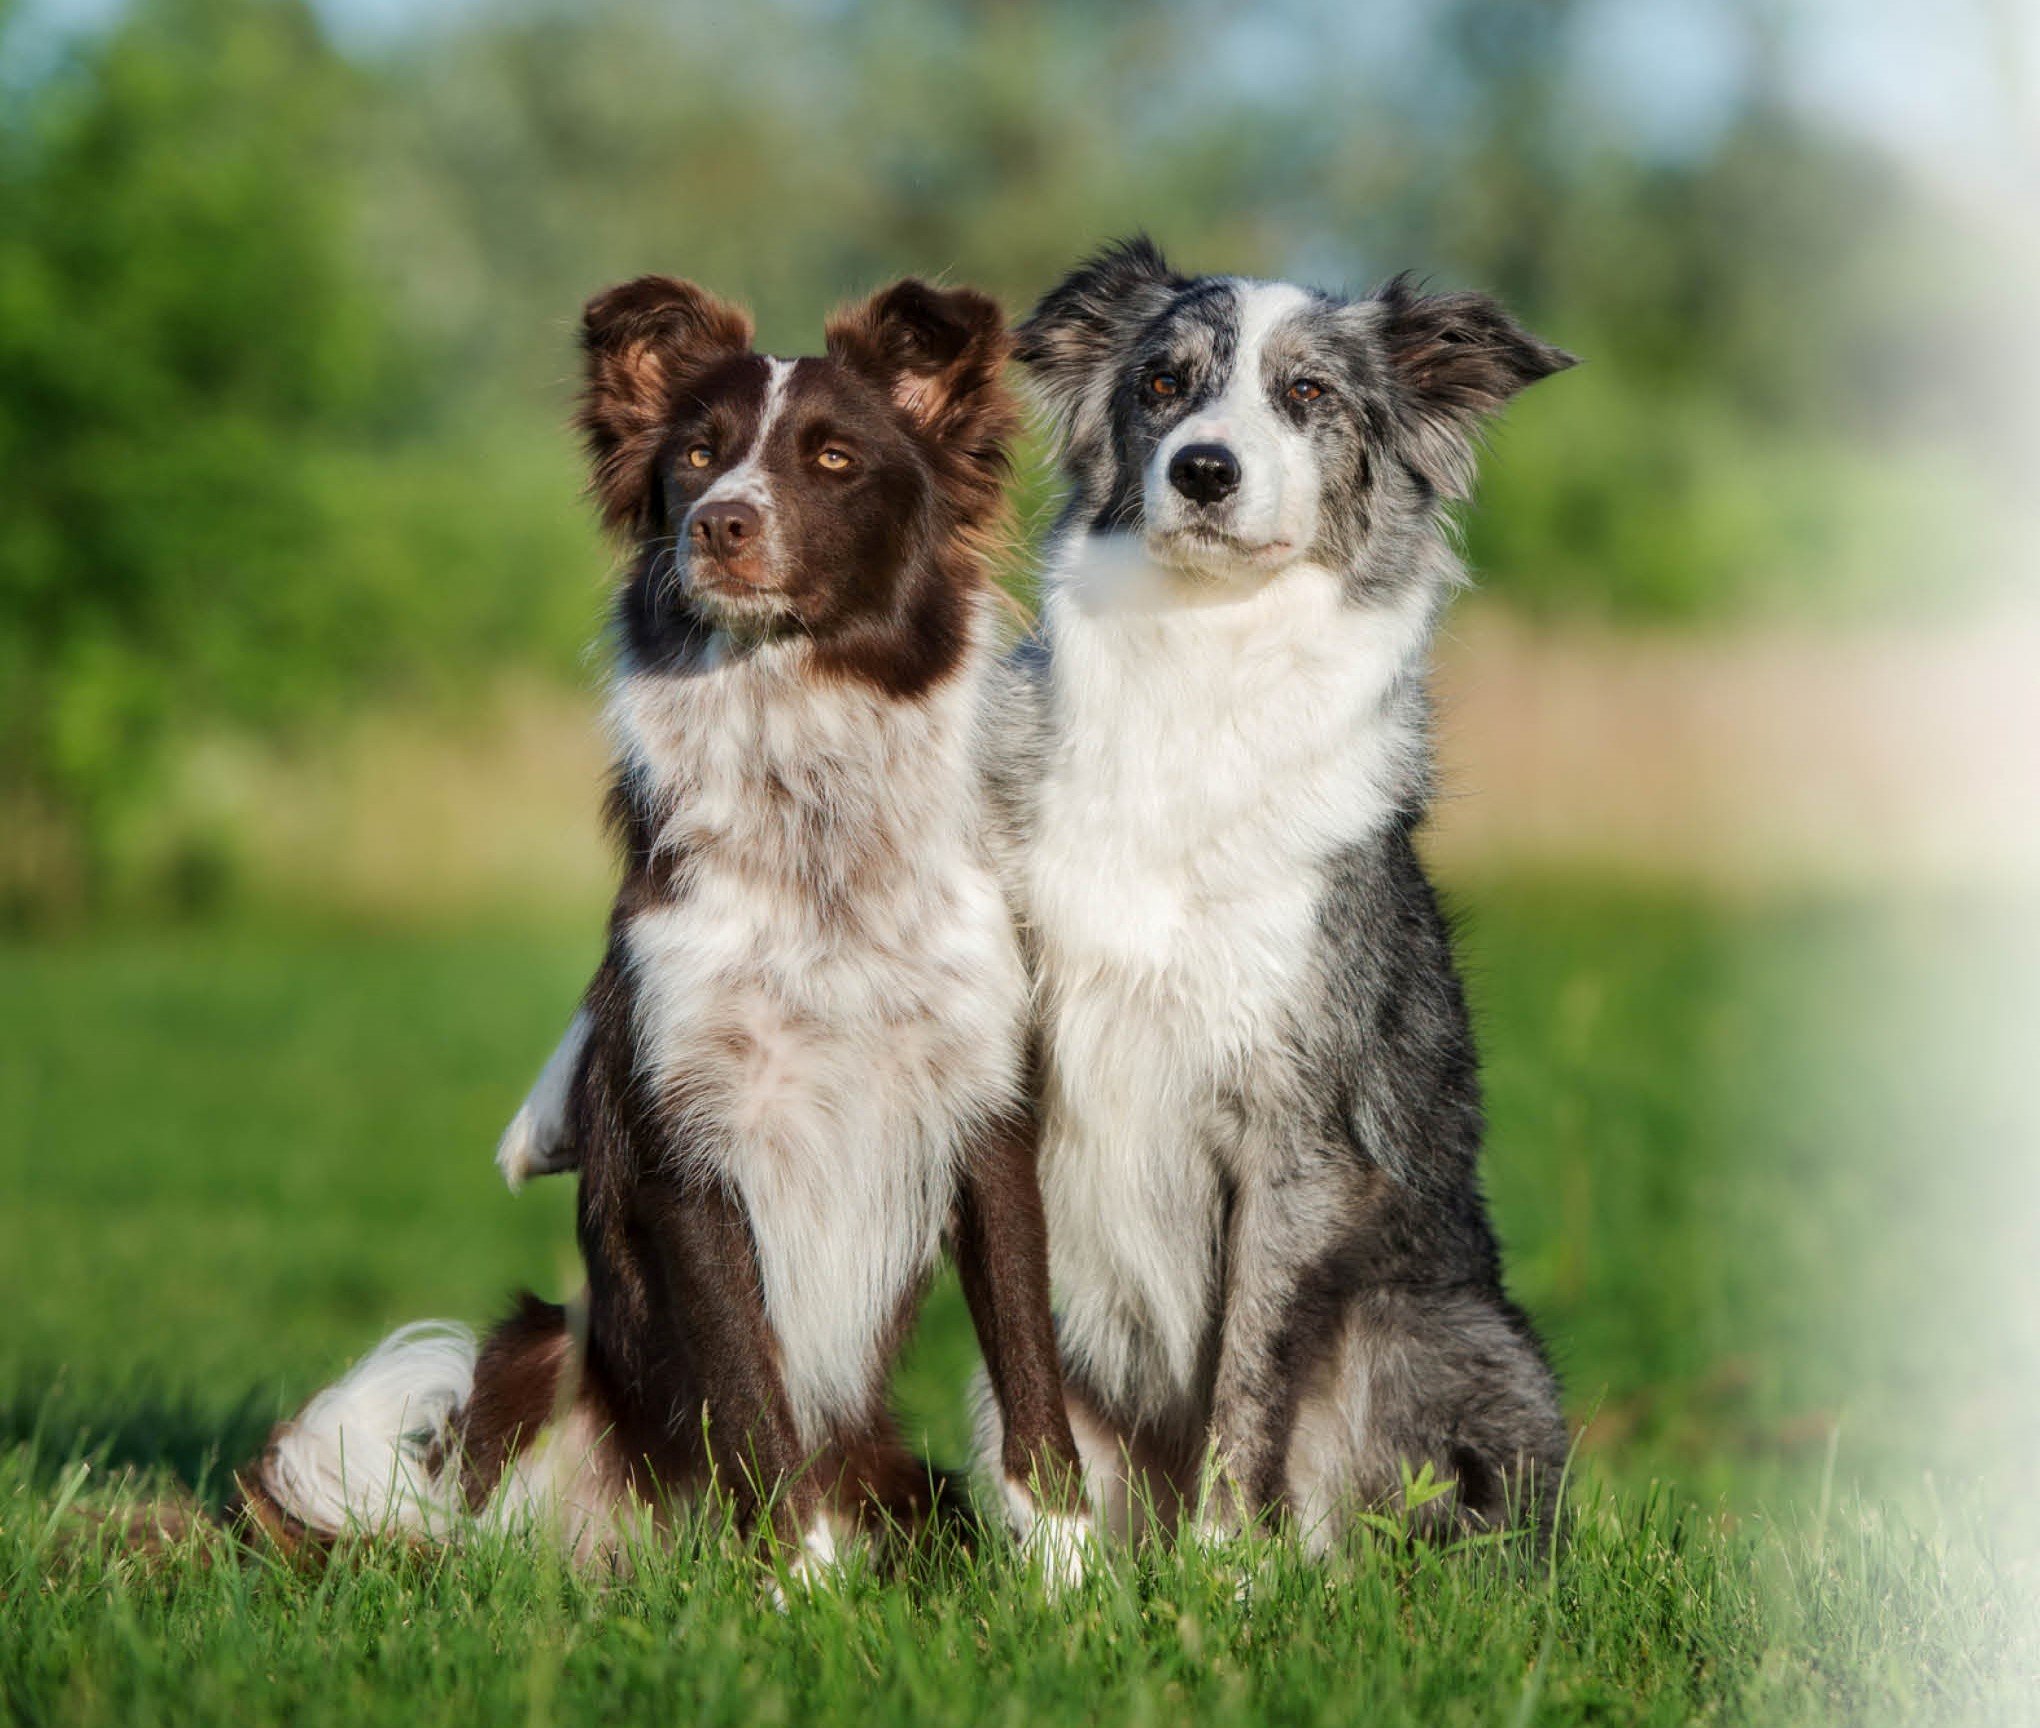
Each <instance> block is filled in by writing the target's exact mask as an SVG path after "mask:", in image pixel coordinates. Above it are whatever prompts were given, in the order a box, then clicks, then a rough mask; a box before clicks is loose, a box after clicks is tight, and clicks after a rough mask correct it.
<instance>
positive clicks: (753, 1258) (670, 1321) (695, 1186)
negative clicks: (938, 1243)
mask: <svg viewBox="0 0 2040 1728" xmlns="http://www.w3.org/2000/svg"><path fill="white" fill-rule="evenodd" d="M640 1210H641V1216H643V1217H644V1218H645V1221H646V1222H647V1224H648V1225H649V1231H650V1234H651V1236H652V1238H653V1240H654V1242H655V1243H656V1246H657V1249H658V1262H659V1266H660V1269H661V1272H662V1275H663V1276H662V1280H661V1281H662V1283H663V1285H664V1287H665V1292H666V1297H667V1299H666V1301H665V1302H663V1303H658V1304H655V1307H657V1308H663V1309H664V1310H665V1312H663V1313H660V1312H655V1313H654V1315H653V1325H654V1327H656V1328H660V1329H664V1330H665V1331H666V1332H667V1335H668V1336H669V1337H672V1338H675V1339H684V1341H685V1349H686V1351H687V1354H688V1356H689V1358H690V1359H691V1360H690V1362H689V1366H690V1367H691V1369H692V1373H691V1374H689V1375H688V1376H687V1378H688V1380H690V1381H691V1382H692V1383H693V1384H694V1385H695V1386H696V1387H697V1388H698V1397H699V1402H698V1403H696V1404H694V1405H693V1406H692V1407H691V1408H675V1409H674V1410H673V1411H672V1413H671V1417H670V1419H671V1420H673V1421H692V1422H699V1421H700V1420H701V1419H702V1413H703V1411H704V1409H705V1410H706V1413H707V1440H708V1449H709V1459H710V1462H711V1463H712V1465H713V1466H714V1468H715V1472H716V1475H717V1477H718V1478H719V1480H720V1481H721V1482H722V1483H723V1484H724V1486H725V1487H726V1488H727V1489H728V1490H729V1491H730V1492H731V1493H732V1494H734V1495H735V1496H736V1497H737V1500H738V1504H739V1505H740V1506H741V1507H743V1508H744V1509H745V1510H746V1511H747V1512H748V1513H750V1514H752V1515H753V1516H755V1515H757V1514H759V1513H760V1512H762V1511H763V1510H764V1509H765V1508H767V1507H769V1508H770V1512H771V1521H772V1529H773V1534H774V1535H775V1536H776V1537H777V1538H778V1539H779V1540H780V1541H781V1542H782V1543H786V1544H790V1545H792V1547H793V1548H794V1549H795V1551H796V1555H797V1556H806V1555H809V1554H810V1553H812V1554H813V1557H814V1558H816V1559H827V1558H828V1557H829V1556H828V1555H827V1554H826V1553H823V1552H816V1551H817V1550H820V1549H826V1548H827V1547H828V1545H829V1538H828V1534H827V1532H826V1531H825V1530H823V1529H822V1528H821V1525H820V1523H819V1515H820V1513H821V1509H822V1507H821V1501H822V1492H821V1487H820V1484H819V1483H817V1482H816V1481H815V1479H814V1472H813V1471H812V1470H808V1469H806V1468H804V1466H805V1465H806V1463H807V1459H806V1458H805V1457H804V1456H803V1455H802V1451H801V1445H800V1437H799V1434H798V1432H797V1431H796V1428H795V1425H794V1419H793V1409H792V1406H791V1404H790V1403H789V1402H788V1399H787V1396H786V1387H785V1383H784V1382H783V1381H782V1380H781V1378H780V1373H779V1343H778V1339H777V1337H776V1335H775V1334H774V1332H773V1330H772V1321H771V1318H770V1316H768V1315H767V1313H766V1312H765V1296H764V1291H763V1287H762V1285H761V1284H760V1281H759V1277H758V1254H757V1246H756V1244H755V1243H754V1241H753V1240H752V1236H751V1226H750V1222H749V1220H748V1219H747V1218H746V1217H745V1214H744V1209H743V1205H742V1202H741V1201H739V1200H738V1198H737V1196H736V1195H735V1194H733V1193H732V1192H731V1191H730V1190H729V1188H727V1187H726V1186H725V1185H724V1184H723V1183H721V1182H719V1181H715V1180H712V1179H709V1180H695V1181H689V1182H687V1183H685V1184H684V1185H682V1184H675V1185H674V1186H673V1187H671V1188H670V1189H662V1190H660V1191H658V1192H657V1193H656V1194H655V1195H646V1196H644V1197H643V1199H642V1200H641V1202H640ZM797 1564H805V1562H804V1561H802V1560H800V1559H798V1558H797Z"/></svg>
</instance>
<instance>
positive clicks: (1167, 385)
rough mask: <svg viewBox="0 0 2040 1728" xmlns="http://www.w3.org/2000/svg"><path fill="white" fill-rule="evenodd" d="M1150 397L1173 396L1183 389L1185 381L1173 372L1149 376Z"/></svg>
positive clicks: (1155, 373) (1156, 373)
mask: <svg viewBox="0 0 2040 1728" xmlns="http://www.w3.org/2000/svg"><path fill="white" fill-rule="evenodd" d="M1147 387H1148V394H1149V395H1150V396H1173V395H1175V394H1176V392H1177V391H1179V390H1181V389H1182V388H1183V380H1182V379H1180V378H1178V377H1177V376H1176V374H1175V373H1173V372H1154V373H1150V374H1149V375H1148V385H1147Z"/></svg>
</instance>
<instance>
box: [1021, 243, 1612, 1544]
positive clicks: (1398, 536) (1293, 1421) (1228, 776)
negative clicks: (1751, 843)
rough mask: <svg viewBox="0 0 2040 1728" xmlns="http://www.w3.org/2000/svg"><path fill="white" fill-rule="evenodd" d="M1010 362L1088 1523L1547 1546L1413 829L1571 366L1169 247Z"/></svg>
mask: <svg viewBox="0 0 2040 1728" xmlns="http://www.w3.org/2000/svg"><path fill="white" fill-rule="evenodd" d="M1017 352H1018V356H1019V358H1020V360H1021V362H1022V363H1023V364H1024V366H1025V367H1026V368H1027V369H1028V371H1029V373H1030V375H1031V379H1032V382H1033V383H1034V385H1035V386H1036V388H1037V390H1038V393H1039V395H1040V396H1041V398H1042V400H1043V401H1044V403H1045V404H1046V406H1047V408H1048V409H1049V411H1050V413H1051V414H1052V416H1053V418H1054V421H1055V425H1056V428H1057V430H1058V432H1059V434H1060V437H1061V440H1062V446H1063V450H1064V457H1063V466H1064V472H1065V475H1066V478H1067V482H1068V488H1069V495H1068V503H1067V507H1066V509H1065V511H1064V513H1063V516H1062V518H1061V522H1060V525H1059V528H1058V530H1057V533H1056V535H1055V537H1054V540H1053V543H1052V547H1051V551H1050V554H1049V558H1048V562H1047V568H1046V570H1045V575H1044V589H1045V593H1044V600H1043V610H1042V617H1041V620H1040V626H1039V630H1038V633H1037V636H1036V637H1035V638H1034V639H1033V640H1032V641H1030V642H1029V643H1028V644H1025V645H1024V646H1023V649H1022V652H1021V656H1020V669H1021V670H1022V671H1023V672H1024V673H1025V674H1026V676H1027V679H1028V681H1029V684H1030V685H1031V688H1032V692H1033V698H1034V703H1033V717H1032V722H1031V724H1032V725H1033V727H1034V728H1035V729H1036V730H1035V735H1034V739H1033V749H1034V751H1035V755H1036V758H1037V771H1036V775H1035V782H1034V788H1033V796H1032V801H1031V803H1032V808H1031V813H1030V815H1031V820H1030V829H1031V831H1030V832H1029V834H1028V836H1027V839H1026V845H1025V868H1024V872H1023V875H1024V890H1023V918H1024V922H1025V924H1026V926H1027V928H1028V931H1029V935H1030V940H1031V942H1032V944H1033V946H1034V950H1035V962H1036V967H1037V972H1038V977H1037V986H1038V999H1039V1009H1040V1014H1041V1017H1042V1019H1041V1038H1042V1049H1043V1055H1042V1066H1043V1080H1042V1097H1041V1108H1042V1116H1043V1143H1042V1161H1041V1180H1042V1185H1043V1190H1044V1194H1045V1199H1046V1204H1047V1212H1048V1225H1049V1247H1050V1258H1051V1266H1052V1270H1053V1273H1054V1282H1055V1288H1056V1296H1057V1301H1058V1303H1059V1305H1060V1337H1061V1344H1062V1350H1063V1367H1064V1373H1065V1376H1066V1380H1067V1383H1068V1387H1069V1400H1070V1414H1071V1418H1072V1422H1073V1425H1074V1428H1075V1432H1076V1436H1077V1441H1078V1445H1079V1448H1080V1450H1081V1451H1082V1453H1083V1455H1084V1461H1085V1468H1086V1475H1087V1480H1088V1483H1089V1486H1090V1492H1091V1497H1092V1500H1093V1503H1094V1505H1096V1506H1097V1507H1098V1509H1099V1512H1100V1515H1101V1516H1102V1517H1103V1518H1104V1520H1105V1521H1106V1523H1107V1525H1108V1526H1109V1527H1112V1528H1114V1529H1116V1530H1118V1531H1120V1532H1121V1533H1127V1532H1130V1531H1132V1530H1133V1529H1135V1528H1136V1527H1138V1526H1141V1525H1143V1524H1144V1523H1145V1522H1146V1520H1147V1515H1148V1512H1149V1510H1150V1509H1152V1511H1153V1512H1154V1513H1155V1514H1156V1515H1157V1516H1158V1517H1159V1519H1160V1521H1161V1522H1162V1523H1163V1524H1164V1526H1165V1527H1174V1526H1175V1525H1176V1523H1177V1521H1178V1519H1179V1518H1181V1517H1183V1516H1185V1515H1186V1514H1187V1515H1188V1516H1189V1518H1190V1528H1191V1531H1192V1533H1193V1534H1198V1535H1203V1536H1207V1537H1222V1536H1225V1535H1227V1534H1230V1533H1232V1532H1234V1531H1237V1530H1238V1529H1239V1528H1241V1527H1242V1525H1243V1524H1245V1523H1248V1522H1252V1521H1258V1520H1262V1519H1269V1520H1279V1519H1284V1518H1286V1519H1288V1520H1290V1521H1291V1522H1292V1523H1293V1525H1294V1527H1295V1528H1296V1529H1297V1530H1298V1532H1299V1533H1300V1534H1301V1535H1302V1537H1303V1538H1304V1540H1305V1541H1306V1542H1308V1543H1310V1544H1313V1545H1315V1546H1324V1545H1326V1544H1329V1543H1330V1542H1332V1541H1334V1540H1335V1539H1336V1538H1337V1537H1338V1535H1339V1533H1340V1531H1341V1530H1342V1529H1343V1528H1345V1525H1346V1522H1347V1519H1348V1518H1349V1516H1350V1512H1351V1509H1353V1508H1354V1507H1356V1506H1366V1505H1369V1504H1373V1505H1377V1506H1378V1505H1383V1504H1391V1505H1392V1504H1394V1503H1396V1502H1398V1501H1399V1500H1400V1499H1402V1498H1403V1490H1404V1487H1405V1477H1404V1471H1405V1470H1408V1471H1412V1472H1417V1473H1418V1474H1419V1476H1420V1477H1421V1472H1422V1470H1423V1468H1424V1467H1425V1466H1427V1465H1428V1466H1430V1467H1431V1468H1432V1471H1433V1472H1434V1480H1437V1481H1439V1482H1446V1481H1449V1482H1450V1483H1451V1484H1452V1487H1451V1490H1450V1492H1449V1493H1445V1494H1442V1495H1441V1496H1439V1497H1438V1498H1436V1499H1434V1500H1431V1501H1430V1502H1429V1503H1428V1505H1427V1506H1426V1507H1425V1509H1424V1510H1423V1511H1422V1512H1421V1513H1419V1514H1417V1518H1416V1521H1417V1523H1418V1524H1419V1525H1420V1526H1424V1527H1430V1528H1436V1529H1446V1528H1453V1527H1460V1526H1475V1527H1477V1526H1494V1525H1499V1524H1501V1523H1503V1522H1504V1521H1505V1520H1508V1519H1511V1518H1512V1517H1515V1516H1518V1515H1523V1514H1527V1515H1529V1516H1531V1517H1533V1518H1535V1519H1536V1520H1537V1523H1538V1527H1539V1529H1540V1530H1548V1528H1549V1509H1548V1506H1545V1507H1544V1509H1543V1510H1542V1511H1536V1510H1533V1509H1532V1501H1533V1496H1536V1497H1538V1499H1539V1503H1540V1504H1542V1503H1543V1502H1548V1499H1549V1497H1550V1491H1551V1490H1553V1489H1555V1487H1556V1484H1557V1479H1558V1471H1559V1468H1560V1466H1561V1464H1562V1460H1563V1457H1564V1453H1565V1448H1566V1437H1565V1429H1564V1426H1563V1424H1562V1421H1561V1418H1560V1414H1559V1404H1558V1397H1557V1391H1556V1386H1555V1383H1554V1380H1553V1376H1552V1374H1551V1371H1550V1369H1549V1368H1548V1366H1547V1364H1546V1361H1545V1357H1544V1355H1543V1352H1542V1350H1541V1348H1540V1346H1539V1343H1538V1340H1537V1338H1536V1337H1535V1336H1534V1334H1533V1333H1532V1331H1531V1328H1530V1325H1529V1323H1528V1322H1527V1320H1526V1319H1525V1317H1524V1316H1523V1314H1522V1313H1521V1312H1520V1311H1519V1310H1518V1309H1517V1308H1516V1307H1515V1306H1514V1305H1513V1304H1511V1303H1510V1301H1509V1300H1508V1298H1507V1297H1506V1296H1505V1295H1504V1293H1503V1289H1502V1281H1501V1275H1500V1266H1499V1259H1498V1255H1497V1250H1496V1244H1495V1239H1494V1235H1493V1233H1492V1231H1491V1230H1490V1228H1489V1224H1488V1220H1487V1215H1486V1210H1485V1206H1484V1203H1483V1200H1482V1195H1481V1190H1480V1186H1479V1179H1478V1175H1477V1171H1476V1158H1477V1155H1478V1152H1479V1147H1480V1140H1481V1132H1482V1121H1481V1105H1480V1097H1479V1090H1478V1083H1477V1075H1476V1067H1475V1058H1474V1048H1473V1040H1472V1036H1471V1032H1470V1028H1469V1025H1468V1019H1467V1012H1466V1007H1465V1004H1464V1001H1463V1000H1462V996H1461V991H1460V985H1459V980H1458V976H1457V974H1456V972H1455V969H1454V965H1453V959H1452V952H1451V946H1450V943H1449V940H1448V934H1447V928H1446V924H1445V921H1444V919H1443V918H1442V917H1441V916H1440V912H1439V908H1438V905H1437V902H1436V900H1435V898H1434V896H1433V894H1432V890H1431V887H1430V885H1429V883H1428V881H1427V879H1426V877H1425V874H1424V871H1423V868H1422V866H1421V864H1420V863H1419V862H1418V858H1417V854H1416V851H1415V849H1414V847H1413V846H1412V843H1411V835H1412V831H1413V830H1414V829H1415V828H1416V827H1417V825H1418V823H1419V822H1420V821H1421V819H1422V817H1423V814H1424V809H1425V804H1426V800H1427V796H1428V790H1429V786H1428V768H1429V757H1430V751H1429V744H1428V739H1427V711H1426V696H1425V675H1426V667H1427V662H1428V654H1429V646H1430V640H1431V634H1432V631H1433V628H1434V627H1435V624H1436V622H1437V619H1438V616H1439V612H1440V609H1441V607H1442V605H1443V604H1444V602H1445V600H1446V598H1447V596H1448V595H1449V594H1450V593H1451V592H1452V590H1453V589H1454V588H1455V587H1456V586H1457V585H1458V584H1459V583H1460V582H1461V580H1462V579H1463V573H1462V571H1461V567H1460V565H1459V562H1458V560H1457V559H1456V558H1455V556H1454V553H1453V541H1452V529H1451V519H1450V507H1451V505H1452V503H1453V502H1454V501H1455V500H1458V499H1462V498H1464V497H1465V496H1466V495H1467V493H1468V490H1469V486H1470V483H1471V479H1472V473H1473V458H1474V445H1475V440H1476V438H1477V436H1478V433H1479V430H1480V427H1481V424H1482V422H1483V421H1484V420H1485V419H1486V418H1487V417H1488V416H1489V415H1491V414H1492V413H1493V412H1494V411H1495V410H1497V409H1499V408H1500V407H1501V406H1502V405H1503V403H1504V402H1505V401H1506V400H1507V399H1508V398H1509V397H1511V396H1512V395H1514V394H1515V392H1516V391H1518V390H1519V389H1521V388H1522V387H1523V386H1524V385H1527V384H1529V383H1532V382H1534V381H1535V380H1537V379H1539V378H1543V377H1545V376H1546V375H1548V374H1550V373H1553V372H1556V371H1559V370H1560V369H1561V368H1563V367H1566V366H1569V365H1571V364H1572V360H1571V357H1570V356H1568V355H1566V354H1563V353H1561V352H1560V351H1559V350H1557V349H1555V348H1552V347H1549V346H1547V345H1546V344H1544V343H1542V342H1540V341H1538V340H1536V339H1535V338H1534V337H1532V336H1530V335H1528V334H1526V333H1525V332H1524V331H1523V330H1521V329H1520V328H1518V327H1517V325H1516V324H1514V323H1513V322H1512V321H1511V320H1510V319H1509V318H1508V317H1507V316H1506V315H1504V313H1503V312H1502V311H1501V309H1500V308H1499V307H1498V306H1497V305H1495V303H1494V302H1493V301H1491V300H1489V299H1487V298H1485V297H1484V296H1481V295H1476V294H1437V295H1430V294H1422V293H1418V292H1416V291H1415V290H1414V289H1413V288H1412V286H1411V285H1410V283H1409V282H1408V281H1407V280H1406V279H1398V280H1397V281H1395V282H1392V283H1390V284H1389V285H1388V286H1387V287H1386V288H1384V289H1382V290H1381V291H1380V292H1378V293H1376V294H1373V295H1371V296H1369V297H1367V298H1364V299H1345V298H1340V297H1336V296H1333V295H1329V294H1325V293H1320V292H1318V291H1316V290H1313V289H1308V288H1301V287H1296V286H1292V285H1290V284H1287V283H1277V282H1257V281H1246V280H1241V279H1237V278H1233V277H1214V276H1203V277H1189V276H1183V275H1179V274H1178V273H1176V272H1175V271H1174V270H1172V269H1171V268H1170V267H1169V265H1168V264H1167V263H1166V262H1165V261H1164V260H1163V258H1162V256H1161V254H1160V253H1159V252H1158V251H1157V250H1156V249H1155V248H1154V247H1153V246H1152V245H1151V244H1149V243H1148V242H1147V241H1146V240H1145V239H1138V240H1135V241H1132V242H1130V243H1126V244H1122V245H1118V246H1115V247H1112V248H1110V249H1108V250H1106V251H1105V252H1103V253H1101V254H1100V255H1098V256H1097V257H1095V258H1093V259H1092V260H1091V261H1089V262H1088V263H1086V264H1084V265H1083V266H1082V267H1080V268H1079V269H1077V270H1076V271H1075V272H1073V273H1072V274H1071V275H1070V276H1069V277H1068V278H1067V279H1066V280H1065V281H1064V282H1063V283H1062V284H1061V285H1060V286H1058V287H1057V288H1055V289H1054V290H1053V291H1052V292H1050V293H1049V294H1048V295H1047V297H1046V298H1045V299H1044V300H1043V301H1042V302H1041V304H1040V306H1039V307H1038V308H1037V309H1036V311H1035V312H1034V314H1033V316H1032V317H1031V318H1029V319H1028V320H1027V322H1026V323H1025V324H1024V325H1023V326H1022V327H1021V328H1020V330H1019V332H1018V347H1017ZM992 1414H993V1418H994V1419H993V1420H992V1421H991V1422H990V1423H989V1425H988V1426H989V1428H990V1430H991V1431H992V1432H993V1433H996V1432H997V1429H998V1426H999V1425H998V1423H997V1421H996V1412H993V1413H992ZM1540 1486H1541V1489H1542V1494H1541V1496H1540V1495H1539V1489H1540ZM1409 1498H1410V1499H1412V1500H1415V1499H1417V1498H1420V1497H1419V1496H1410V1497H1409Z"/></svg>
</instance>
